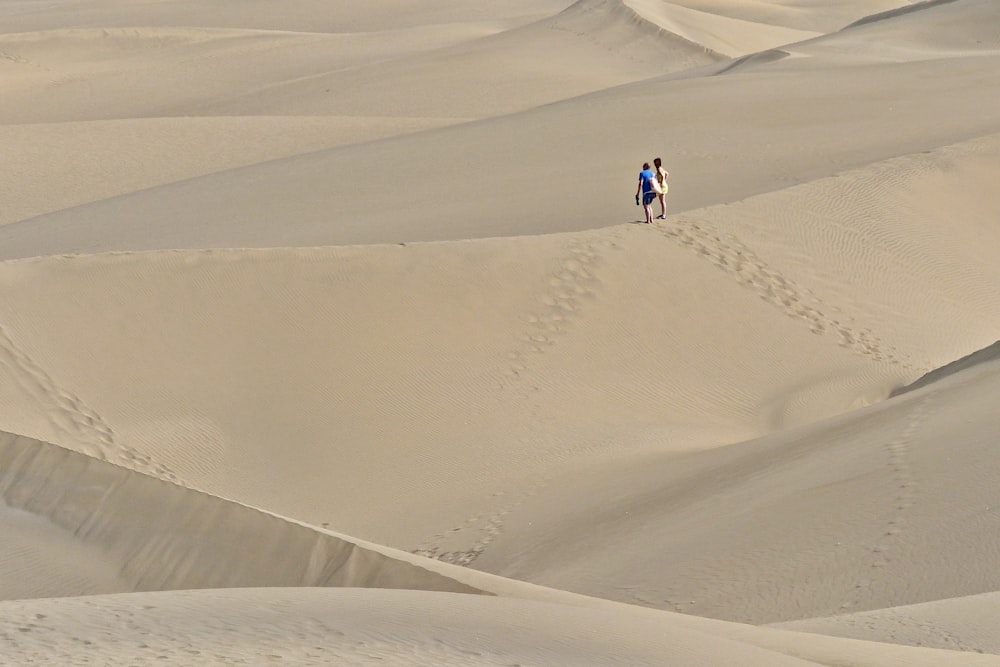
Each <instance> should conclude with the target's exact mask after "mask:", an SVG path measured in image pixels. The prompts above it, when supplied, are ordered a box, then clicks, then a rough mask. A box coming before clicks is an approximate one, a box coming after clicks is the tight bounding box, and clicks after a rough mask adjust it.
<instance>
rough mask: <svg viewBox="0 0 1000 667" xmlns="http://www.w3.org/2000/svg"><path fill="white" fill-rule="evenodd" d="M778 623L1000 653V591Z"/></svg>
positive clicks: (910, 643) (843, 634)
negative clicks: (999, 629) (999, 630)
mask: <svg viewBox="0 0 1000 667" xmlns="http://www.w3.org/2000/svg"><path fill="white" fill-rule="evenodd" d="M772 627H776V628H783V629H786V630H795V631H797V632H814V633H818V634H823V635H830V636H834V637H850V638H853V639H862V640H875V641H888V642H892V643H893V644H904V645H908V646H927V647H930V648H942V649H948V650H952V651H969V652H971V651H975V652H977V653H994V654H1000V635H998V634H997V628H998V627H1000V592H994V593H982V594H980V595H970V596H966V597H959V598H949V599H946V600H934V601H933V602H924V603H922V604H914V605H907V606H901V607H889V608H887V609H876V610H873V611H865V612H859V613H856V614H844V615H841V616H830V617H827V618H810V619H806V620H802V621H792V622H789V623H776V624H775V625H774V626H772Z"/></svg>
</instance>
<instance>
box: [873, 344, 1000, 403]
mask: <svg viewBox="0 0 1000 667" xmlns="http://www.w3.org/2000/svg"><path fill="white" fill-rule="evenodd" d="M995 359H1000V341H997V342H995V343H993V344H992V345H990V346H989V347H984V348H983V349H981V350H978V351H976V352H973V353H972V354H969V355H966V356H964V357H962V358H961V359H957V360H955V361H953V362H951V363H950V364H946V365H944V366H942V367H941V368H935V369H934V370H932V371H931V372H930V373H926V374H924V375H922V376H921V377H920V378H918V379H917V380H915V381H914V382H911V383H910V384H908V385H906V386H903V387H899V388H897V389H893V390H892V392H891V393H890V394H889V396H890V397H892V396H899V395H900V394H906V393H908V392H911V391H914V390H916V389H920V388H921V387H926V386H927V385H929V384H933V383H935V382H939V381H940V380H943V379H945V378H946V377H951V376H952V375H954V374H956V373H958V372H960V371H964V370H966V369H967V368H972V367H973V366H978V365H979V364H982V363H985V362H987V361H993V360H995Z"/></svg>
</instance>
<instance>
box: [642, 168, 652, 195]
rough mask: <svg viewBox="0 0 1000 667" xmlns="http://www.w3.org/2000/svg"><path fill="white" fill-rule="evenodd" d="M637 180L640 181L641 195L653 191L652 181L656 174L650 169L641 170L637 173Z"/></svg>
mask: <svg viewBox="0 0 1000 667" xmlns="http://www.w3.org/2000/svg"><path fill="white" fill-rule="evenodd" d="M639 178H640V179H642V191H643V193H646V192H652V191H653V179H654V178H656V172H655V171H653V170H652V169H643V170H642V171H640V172H639Z"/></svg>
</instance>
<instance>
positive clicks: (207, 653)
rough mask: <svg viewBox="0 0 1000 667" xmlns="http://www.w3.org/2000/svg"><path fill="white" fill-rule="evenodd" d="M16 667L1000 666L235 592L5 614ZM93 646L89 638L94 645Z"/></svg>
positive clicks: (2, 609)
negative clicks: (64, 665) (242, 665)
mask: <svg viewBox="0 0 1000 667" xmlns="http://www.w3.org/2000/svg"><path fill="white" fill-rule="evenodd" d="M0 632H3V633H4V635H5V636H6V637H7V640H6V641H5V646H4V648H5V656H8V657H11V658H17V659H20V660H24V662H28V661H29V660H41V661H48V660H52V659H67V658H70V657H71V656H74V655H80V654H82V653H84V652H85V653H86V655H88V656H90V657H92V658H93V657H99V658H100V659H101V661H102V664H107V665H121V664H136V663H137V662H141V663H143V664H144V663H145V662H146V661H154V660H155V662H156V664H191V662H192V661H196V662H201V661H204V660H211V661H213V662H212V664H229V663H230V662H236V661H239V660H244V659H260V658H261V657H264V656H268V657H270V658H272V659H280V660H281V662H282V663H283V664H292V665H299V664H327V663H328V662H336V664H370V663H371V662H372V661H377V662H378V664H390V665H453V664H462V665H468V664H484V665H485V664H490V665H494V664H495V665H510V664H572V665H663V664H665V661H666V662H668V663H669V664H670V665H676V666H678V667H703V666H704V665H708V664H739V665H744V666H746V667H807V666H809V665H826V666H831V665H838V666H841V667H845V666H846V667H896V666H898V667H904V666H905V667H953V666H954V667H964V666H969V667H972V666H980V665H982V666H984V667H985V666H987V665H996V664H997V659H996V657H995V656H983V655H976V654H969V653H956V652H951V651H942V650H936V649H930V648H911V647H902V646H895V645H888V644H879V643H874V642H864V641H857V640H851V639H840V638H830V637H823V636H819V635H810V634H802V633H797V632H787V631H780V630H774V629H769V628H753V627H749V626H738V625H736V624H730V623H720V622H714V621H709V620H707V619H698V618H694V617H685V616H682V615H678V614H670V613H667V612H656V611H650V610H645V609H640V608H635V607H625V606H622V605H608V604H600V605H596V606H593V607H589V608H585V607H573V606H568V605H565V604H554V603H545V602H538V601H533V600H524V599H509V598H495V597H481V596H467V595H456V594H454V593H441V592H429V591H408V590H385V589H364V590H362V589H350V588H338V589H315V588H311V589H308V588H306V589H288V588H270V589H228V590H215V591H206V590H197V591H166V592H157V593H140V594H124V595H105V596H90V597H84V598H74V599H60V600H55V599H48V600H46V599H39V600H26V601H6V602H0ZM81 636H83V637H86V640H83V639H81Z"/></svg>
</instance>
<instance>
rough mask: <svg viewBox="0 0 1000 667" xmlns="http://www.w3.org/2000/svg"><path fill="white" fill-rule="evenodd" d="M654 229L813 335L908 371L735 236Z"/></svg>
mask: <svg viewBox="0 0 1000 667" xmlns="http://www.w3.org/2000/svg"><path fill="white" fill-rule="evenodd" d="M657 229H658V230H659V231H660V232H661V233H662V234H663V235H664V236H666V237H667V238H669V239H671V240H673V241H676V242H678V243H680V244H681V245H682V246H686V247H688V248H691V249H692V250H694V251H695V252H696V253H697V254H698V255H700V256H701V257H703V258H705V259H707V260H708V261H710V262H711V263H712V264H714V265H715V266H716V267H718V268H720V269H722V270H723V271H725V272H726V273H728V274H730V275H732V276H734V277H735V278H736V279H737V280H738V281H739V283H740V284H741V285H743V286H744V287H747V288H749V289H752V290H753V291H754V292H756V293H757V295H758V296H760V298H762V299H764V300H765V301H767V302H768V303H771V304H773V305H775V306H778V307H779V308H781V309H782V310H783V311H784V312H785V314H786V315H788V316H790V317H794V318H797V319H801V320H804V321H805V322H806V323H807V324H808V325H809V329H810V331H812V332H813V333H815V334H818V335H824V334H826V333H833V334H835V335H836V336H837V337H838V342H839V344H840V346H841V347H846V348H849V349H851V350H853V351H855V352H857V353H859V354H863V355H866V356H868V357H871V358H872V359H875V360H876V361H887V362H890V363H894V364H897V365H899V366H902V367H904V368H910V365H909V364H907V363H906V362H905V361H903V360H902V359H900V358H898V357H897V356H896V354H895V353H894V351H893V350H892V348H891V347H890V346H887V345H886V344H885V343H883V342H882V341H880V340H879V339H878V338H877V337H876V336H875V335H874V334H873V333H872V332H871V331H869V330H867V329H857V328H854V327H852V326H850V325H849V324H848V323H845V322H842V321H840V320H836V319H833V318H832V317H829V316H827V315H826V314H825V313H824V312H823V304H822V302H821V301H820V299H819V297H817V296H816V295H815V294H813V293H812V292H810V291H809V290H808V289H804V288H802V287H799V286H797V285H795V284H794V283H793V282H792V281H790V280H788V279H787V278H786V277H785V276H783V275H781V273H779V272H778V271H776V270H773V269H771V268H770V267H768V266H767V264H766V263H765V262H764V261H763V260H762V259H761V258H760V257H758V256H757V255H756V254H755V253H754V252H753V251H752V250H750V248H748V247H747V246H746V245H745V244H743V243H742V242H741V241H740V240H739V239H737V238H736V237H735V236H733V235H731V234H727V235H721V234H718V233H715V232H714V231H712V230H710V229H706V228H705V227H703V226H702V225H701V224H698V223H694V222H683V221H678V222H676V223H673V224H667V225H659V226H657Z"/></svg>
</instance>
